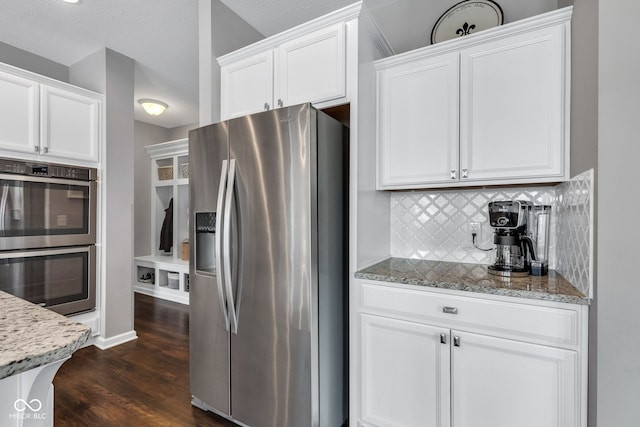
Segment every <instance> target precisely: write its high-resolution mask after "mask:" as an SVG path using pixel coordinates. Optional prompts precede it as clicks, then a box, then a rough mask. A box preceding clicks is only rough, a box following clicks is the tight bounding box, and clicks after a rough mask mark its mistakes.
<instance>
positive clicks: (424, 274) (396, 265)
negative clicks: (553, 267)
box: [355, 258, 589, 305]
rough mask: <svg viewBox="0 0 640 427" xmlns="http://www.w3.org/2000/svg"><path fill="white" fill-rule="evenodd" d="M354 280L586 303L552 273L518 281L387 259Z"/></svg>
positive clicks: (465, 267) (458, 266)
mask: <svg viewBox="0 0 640 427" xmlns="http://www.w3.org/2000/svg"><path fill="white" fill-rule="evenodd" d="M355 277H356V278H358V279H367V280H380V281H384V282H394V283H404V284H408V285H417V286H428V287H433V288H441V289H452V290H457V291H469V292H477V293H485V294H493V295H503V296H513V297H519V298H529V299H538V300H545V301H555V302H564V303H572V304H584V305H586V304H589V299H588V298H587V297H586V296H585V295H583V294H582V293H581V292H580V291H579V290H578V289H576V288H575V287H574V286H573V285H572V284H571V283H569V282H568V281H567V280H566V279H565V278H564V277H562V276H561V275H560V274H559V273H557V272H556V271H549V274H548V275H546V276H527V277H518V278H509V277H501V276H495V275H492V274H489V273H488V272H487V266H486V265H481V264H463V263H457V262H444V261H427V260H420V259H406V258H389V259H386V260H384V261H382V262H379V263H377V264H375V265H372V266H371V267H368V268H365V269H363V270H360V271H358V272H356V273H355Z"/></svg>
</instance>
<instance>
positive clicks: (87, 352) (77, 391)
mask: <svg viewBox="0 0 640 427" xmlns="http://www.w3.org/2000/svg"><path fill="white" fill-rule="evenodd" d="M135 330H136V333H137V334H138V339H137V340H135V341H132V342H129V343H125V344H122V345H119V346H117V347H114V348H111V349H108V350H99V349H97V348H96V347H93V346H91V347H87V348H83V349H80V350H78V351H76V352H75V353H74V354H73V356H72V357H71V359H70V360H68V361H67V362H65V363H64V364H63V365H62V367H61V368H60V370H59V371H58V373H57V375H56V377H55V379H54V381H53V383H54V387H55V410H54V415H55V425H56V427H64V426H81V427H84V426H118V427H122V426H171V427H172V426H212V427H232V426H235V425H234V424H233V423H231V422H229V421H227V420H225V419H223V418H221V417H218V416H216V415H215V414H212V413H210V412H205V411H202V410H200V409H197V408H194V407H193V406H191V394H190V392H189V307H188V306H185V305H182V304H177V303H173V302H169V301H164V300H160V299H156V298H152V297H149V296H146V295H141V294H136V295H135Z"/></svg>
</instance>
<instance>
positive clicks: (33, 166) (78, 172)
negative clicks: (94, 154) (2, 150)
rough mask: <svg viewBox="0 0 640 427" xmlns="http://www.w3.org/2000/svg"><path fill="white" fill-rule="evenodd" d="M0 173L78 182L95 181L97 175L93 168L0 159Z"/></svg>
mask: <svg viewBox="0 0 640 427" xmlns="http://www.w3.org/2000/svg"><path fill="white" fill-rule="evenodd" d="M0 173H6V174H14V175H27V176H42V177H47V178H62V179H74V180H78V181H95V179H96V174H97V173H96V169H95V168H83V167H77V166H65V165H56V164H49V163H30V162H25V161H21V160H14V159H0Z"/></svg>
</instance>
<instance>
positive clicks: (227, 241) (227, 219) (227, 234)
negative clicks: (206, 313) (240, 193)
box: [223, 159, 238, 334]
mask: <svg viewBox="0 0 640 427" xmlns="http://www.w3.org/2000/svg"><path fill="white" fill-rule="evenodd" d="M235 181H236V160H235V159H231V160H230V161H229V178H228V180H227V197H226V200H225V205H224V224H223V228H224V237H223V238H224V244H223V253H224V256H223V262H224V271H225V275H224V282H225V284H226V288H227V308H228V310H229V320H230V322H231V332H233V333H234V334H237V333H238V315H237V313H236V308H235V302H234V300H233V277H231V205H232V203H231V202H232V201H233V193H234V188H235Z"/></svg>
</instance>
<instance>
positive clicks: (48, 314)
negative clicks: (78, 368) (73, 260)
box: [0, 291, 91, 379]
mask: <svg viewBox="0 0 640 427" xmlns="http://www.w3.org/2000/svg"><path fill="white" fill-rule="evenodd" d="M90 334H91V328H89V327H88V326H86V325H83V324H81V323H78V322H74V321H73V320H70V319H68V318H66V317H65V316H62V315H60V314H58V313H55V312H53V311H51V310H48V309H46V308H42V307H39V306H37V305H35V304H32V303H30V302H28V301H25V300H22V299H20V298H17V297H14V296H13V295H10V294H8V293H6V292H2V291H0V379H2V378H6V377H9V376H11V375H15V374H19V373H22V372H25V371H28V370H30V369H33V368H37V367H38V366H42V365H46V364H47V363H52V362H55V361H57V360H60V359H64V358H65V357H67V356H71V354H72V353H73V352H74V351H76V350H77V349H78V348H79V347H80V346H81V345H82V344H84V343H85V342H86V341H87V339H89V335H90Z"/></svg>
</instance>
